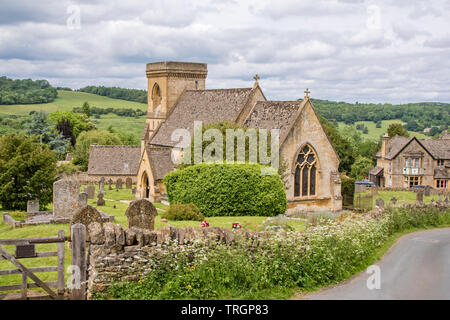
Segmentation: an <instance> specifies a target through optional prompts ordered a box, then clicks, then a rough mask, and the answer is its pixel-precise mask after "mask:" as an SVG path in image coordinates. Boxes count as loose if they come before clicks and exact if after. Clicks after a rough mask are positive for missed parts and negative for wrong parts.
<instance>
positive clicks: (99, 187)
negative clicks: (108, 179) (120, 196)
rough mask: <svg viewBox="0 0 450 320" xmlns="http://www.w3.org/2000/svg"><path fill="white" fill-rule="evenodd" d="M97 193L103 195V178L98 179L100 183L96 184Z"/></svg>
mask: <svg viewBox="0 0 450 320" xmlns="http://www.w3.org/2000/svg"><path fill="white" fill-rule="evenodd" d="M98 193H101V194H105V177H101V178H100V183H99V184H98Z"/></svg>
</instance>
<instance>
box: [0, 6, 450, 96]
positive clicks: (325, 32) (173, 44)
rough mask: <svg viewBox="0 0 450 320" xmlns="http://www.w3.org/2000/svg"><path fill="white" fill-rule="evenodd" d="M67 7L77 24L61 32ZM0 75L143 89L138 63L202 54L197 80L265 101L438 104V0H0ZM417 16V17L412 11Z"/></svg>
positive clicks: (442, 35)
mask: <svg viewBox="0 0 450 320" xmlns="http://www.w3.org/2000/svg"><path fill="white" fill-rule="evenodd" d="M70 4H72V5H78V6H79V7H80V10H81V11H80V13H81V16H80V17H81V28H80V29H78V30H71V29H68V28H67V26H66V22H67V19H68V13H67V7H68V6H69V5H70ZM1 9H2V10H1V12H0V75H7V76H9V77H14V78H25V77H26V78H30V77H31V78H35V79H37V78H40V79H42V78H47V79H49V80H50V81H51V82H52V83H54V84H55V85H62V86H70V87H73V88H78V87H81V86H85V85H88V84H103V85H116V86H122V87H136V88H145V87H146V79H145V63H147V62H152V61H158V60H180V61H198V62H207V63H208V69H209V72H208V80H207V86H208V87H211V88H212V87H215V88H217V87H225V88H226V87H240V86H244V87H249V86H251V85H252V84H253V79H252V77H253V75H254V74H255V73H258V74H259V75H260V76H261V80H260V83H261V86H262V87H263V90H264V92H265V94H266V96H267V98H269V99H289V100H292V99H297V98H299V97H302V96H303V90H304V89H305V88H306V87H309V88H310V89H311V91H312V96H313V97H317V98H324V99H334V100H348V101H356V100H357V101H374V102H384V101H390V102H403V101H418V100H429V99H433V100H439V101H449V100H450V93H449V91H448V89H447V88H448V86H449V81H450V80H448V70H449V69H450V62H449V61H448V59H447V57H448V56H449V54H450V35H449V34H448V30H449V27H450V25H449V19H448V18H447V17H448V16H449V14H450V6H449V2H448V1H447V2H445V1H444V0H436V1H433V2H432V3H431V2H427V3H424V2H423V1H419V0H411V1H410V0H396V1H391V0H386V1H376V2H375V1H371V0H321V1H314V2H312V1H293V0H286V1H276V2H275V1H269V0H246V1H233V0H230V1H218V0H209V1H205V0H195V1H189V2H187V1H185V0H179V1H177V0H166V1H163V0H152V1H149V2H145V3H143V2H142V1H139V0H129V1H120V0H112V1H106V0H97V1H87V0H83V1H75V0H74V1H68V0H67V1H56V0H54V1H51V0H47V1H40V2H39V3H38V2H35V1H29V0H16V1H14V2H9V3H5V4H3V3H2V8H1ZM421 11H422V12H423V14H421V15H418V12H421Z"/></svg>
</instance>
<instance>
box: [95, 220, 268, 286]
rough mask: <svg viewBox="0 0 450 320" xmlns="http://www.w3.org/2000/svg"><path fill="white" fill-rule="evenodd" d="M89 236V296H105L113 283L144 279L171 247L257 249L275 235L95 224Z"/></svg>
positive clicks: (219, 230)
mask: <svg viewBox="0 0 450 320" xmlns="http://www.w3.org/2000/svg"><path fill="white" fill-rule="evenodd" d="M87 232H88V234H89V239H90V245H89V268H88V272H89V275H88V279H89V281H88V292H89V295H91V294H92V292H94V291H97V292H102V291H104V290H105V289H106V288H107V287H108V286H109V285H110V284H111V283H113V282H114V281H119V282H121V281H126V280H129V281H136V280H139V279H142V278H143V277H144V276H145V275H146V273H147V272H148V271H149V269H150V267H151V265H152V263H153V262H154V261H155V260H156V259H158V255H159V254H160V252H161V250H164V248H165V246H167V245H169V243H171V242H172V243H173V242H175V243H177V244H178V245H180V246H183V245H189V244H192V243H193V242H194V241H195V240H196V239H200V238H202V239H203V240H204V241H205V242H204V243H206V244H207V245H211V246H212V245H213V244H214V243H218V242H222V243H226V244H228V245H233V243H235V242H236V241H242V240H247V241H250V245H255V246H257V245H258V243H259V240H262V239H266V238H268V237H270V236H271V235H273V233H272V232H249V231H245V230H237V231H232V230H229V229H222V228H215V227H211V228H210V227H208V228H203V229H197V228H193V227H186V228H175V227H171V226H168V227H164V228H161V229H157V230H154V231H149V230H146V229H140V228H136V227H132V228H129V229H126V230H125V229H124V228H123V227H122V226H121V225H118V224H113V223H110V222H109V223H106V224H104V226H103V227H102V226H101V225H100V223H97V222H94V223H91V224H89V226H88V228H87Z"/></svg>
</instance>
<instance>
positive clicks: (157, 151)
mask: <svg viewBox="0 0 450 320" xmlns="http://www.w3.org/2000/svg"><path fill="white" fill-rule="evenodd" d="M145 150H146V152H147V155H148V159H149V161H150V163H151V166H150V168H151V170H152V174H153V179H154V180H155V181H156V180H162V178H164V176H165V175H166V174H167V173H169V172H170V171H172V170H173V169H175V167H176V165H175V164H174V163H173V162H172V156H171V153H172V149H171V148H168V147H151V146H149V145H148V144H147V145H146V147H145Z"/></svg>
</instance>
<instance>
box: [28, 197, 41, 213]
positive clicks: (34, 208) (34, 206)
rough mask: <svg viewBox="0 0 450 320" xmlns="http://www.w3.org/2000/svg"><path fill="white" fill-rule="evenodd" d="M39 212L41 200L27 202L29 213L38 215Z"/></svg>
mask: <svg viewBox="0 0 450 320" xmlns="http://www.w3.org/2000/svg"><path fill="white" fill-rule="evenodd" d="M38 212H39V200H36V199H35V200H28V201H27V213H38Z"/></svg>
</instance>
